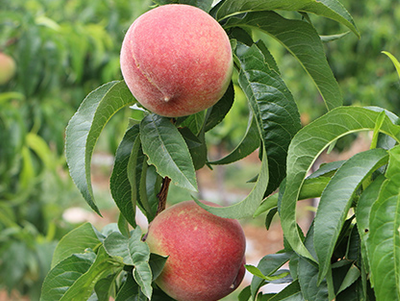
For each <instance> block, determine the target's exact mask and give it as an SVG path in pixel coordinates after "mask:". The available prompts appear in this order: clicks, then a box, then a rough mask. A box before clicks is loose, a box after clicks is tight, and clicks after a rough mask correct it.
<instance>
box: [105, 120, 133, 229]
mask: <svg viewBox="0 0 400 301" xmlns="http://www.w3.org/2000/svg"><path fill="white" fill-rule="evenodd" d="M139 149H140V137H139V125H138V124H137V125H134V126H132V127H131V128H129V129H128V130H127V131H126V133H125V135H124V137H123V138H122V141H121V143H120V144H119V146H118V149H117V152H116V155H115V162H114V168H113V171H112V174H111V178H110V190H111V194H112V197H113V199H114V201H115V203H116V204H117V206H118V208H119V210H120V211H121V213H122V214H123V216H124V217H125V219H126V220H127V221H128V222H129V223H130V224H131V225H132V226H133V227H135V226H136V221H135V216H136V201H137V199H138V187H136V185H137V181H136V166H137V165H138V155H139ZM129 162H131V163H130V164H131V165H133V168H128V166H129Z"/></svg>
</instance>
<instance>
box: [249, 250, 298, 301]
mask: <svg viewBox="0 0 400 301" xmlns="http://www.w3.org/2000/svg"><path fill="white" fill-rule="evenodd" d="M291 256H292V253H291V252H287V253H276V254H269V255H266V256H264V257H263V258H262V259H261V260H260V262H259V263H258V265H257V269H258V270H259V271H260V272H261V274H262V275H265V276H269V275H272V274H273V273H275V272H276V271H277V270H278V269H279V268H280V267H281V266H283V265H284V264H285V263H286V262H288V261H289V259H290V257H291ZM263 284H264V281H263V279H262V277H261V278H259V277H253V279H252V280H251V285H250V287H251V295H252V296H253V299H254V298H255V296H256V295H257V293H258V291H259V289H260V287H261V286H262V285H263Z"/></svg>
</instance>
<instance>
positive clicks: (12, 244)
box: [0, 0, 149, 300]
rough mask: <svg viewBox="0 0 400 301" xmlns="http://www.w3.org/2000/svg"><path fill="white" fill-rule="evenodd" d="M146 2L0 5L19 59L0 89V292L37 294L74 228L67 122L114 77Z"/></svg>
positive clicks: (1, 24)
mask: <svg viewBox="0 0 400 301" xmlns="http://www.w3.org/2000/svg"><path fill="white" fill-rule="evenodd" d="M147 4H149V2H146V1H131V0H129V1H118V3H114V4H112V3H110V2H109V1H69V2H68V3H67V4H66V3H65V1H47V0H31V1H24V0H16V1H5V2H4V1H3V2H2V4H1V7H2V8H1V11H0V51H1V52H4V53H7V54H8V55H10V56H12V57H13V59H14V60H15V62H16V66H17V74H16V75H15V76H14V78H12V79H11V80H10V81H9V82H8V83H6V84H4V85H1V86H0V107H1V110H0V140H1V143H0V232H1V235H0V287H1V288H2V289H3V288H5V289H7V290H8V291H9V292H11V291H12V290H17V291H19V293H20V294H23V295H29V296H30V298H31V299H32V300H38V299H39V295H40V287H41V284H42V282H43V279H44V278H45V275H46V274H47V272H48V271H49V269H50V263H51V262H50V261H51V254H52V253H53V251H54V248H55V246H56V243H57V241H58V240H59V239H60V238H61V237H62V236H63V235H64V234H65V233H66V232H68V231H70V230H71V229H72V225H69V224H68V223H66V222H64V221H63V220H62V219H61V215H62V213H63V211H64V210H65V209H66V208H67V206H71V205H73V204H74V203H75V204H76V203H79V201H80V200H81V197H80V195H79V192H78V191H76V188H75V187H74V185H73V183H72V181H71V179H70V178H68V177H67V176H66V173H67V171H66V163H65V157H64V132H65V126H66V124H67V122H68V119H69V118H70V117H71V116H72V114H73V112H74V111H75V110H76V108H77V107H78V105H79V100H80V99H82V98H83V97H84V96H85V95H86V94H87V92H88V91H90V90H91V89H93V87H96V86H98V85H100V83H102V82H104V81H107V80H110V79H111V78H115V77H117V76H120V72H119V48H120V47H119V44H120V43H119V42H118V43H116V41H120V40H121V39H122V37H123V30H122V28H125V27H126V24H129V23H130V22H131V21H132V19H133V18H135V17H136V16H137V15H139V14H140V13H142V12H143V11H144V10H145V9H147ZM143 5H146V7H144V6H143ZM100 17H101V19H99V18H100ZM103 22H106V23H107V24H108V27H105V26H104V24H103ZM118 34H119V36H118ZM99 74H100V76H99ZM123 132H124V129H123V130H121V133H123ZM114 133H115V131H114ZM110 137H111V135H110ZM113 139H114V138H113ZM110 141H112V140H110ZM110 144H111V143H110ZM114 144H115V143H114ZM112 147H113V145H111V146H110V148H112ZM61 191H62V193H60V192H61Z"/></svg>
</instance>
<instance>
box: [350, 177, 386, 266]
mask: <svg viewBox="0 0 400 301" xmlns="http://www.w3.org/2000/svg"><path fill="white" fill-rule="evenodd" d="M385 179H386V178H385V177H384V176H383V175H380V176H379V177H378V178H376V179H375V180H374V181H373V182H372V183H371V184H370V185H369V186H368V187H367V188H366V189H365V190H364V191H363V193H362V194H361V196H360V199H359V200H358V203H357V208H356V211H355V214H356V219H357V230H358V233H359V235H360V238H361V254H362V258H363V263H364V268H365V269H366V271H367V272H368V271H369V259H368V258H369V256H368V253H367V252H368V250H367V239H368V237H369V228H370V227H369V218H370V212H371V207H372V205H373V204H374V202H375V201H376V200H377V199H378V196H379V192H380V190H381V187H382V184H383V183H384V181H385Z"/></svg>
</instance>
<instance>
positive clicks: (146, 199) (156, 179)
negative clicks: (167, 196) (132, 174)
mask: <svg viewBox="0 0 400 301" xmlns="http://www.w3.org/2000/svg"><path fill="white" fill-rule="evenodd" d="M161 185H162V177H161V176H160V175H159V174H158V173H157V171H156V168H155V167H154V166H152V165H151V166H148V165H147V162H144V163H143V165H142V169H141V178H140V187H139V193H140V205H141V208H142V211H143V213H144V214H145V215H146V217H147V220H148V222H149V223H150V222H151V221H152V220H153V219H154V218H155V217H156V214H157V208H158V201H159V200H158V193H159V192H160V189H161Z"/></svg>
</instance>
